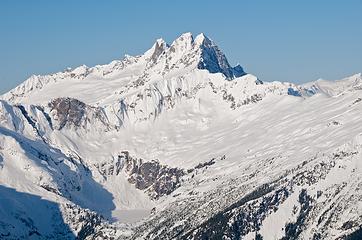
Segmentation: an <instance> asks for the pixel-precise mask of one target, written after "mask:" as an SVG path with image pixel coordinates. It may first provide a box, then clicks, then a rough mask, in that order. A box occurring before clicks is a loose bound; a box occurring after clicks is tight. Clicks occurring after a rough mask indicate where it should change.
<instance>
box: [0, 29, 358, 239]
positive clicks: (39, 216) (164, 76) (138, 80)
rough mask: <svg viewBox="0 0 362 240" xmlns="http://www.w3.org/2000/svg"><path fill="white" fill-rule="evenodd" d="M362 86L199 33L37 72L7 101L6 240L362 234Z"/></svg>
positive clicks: (1, 149) (2, 183)
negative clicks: (297, 78)
mask: <svg viewBox="0 0 362 240" xmlns="http://www.w3.org/2000/svg"><path fill="white" fill-rule="evenodd" d="M361 90H362V75H361V74H356V75H353V76H350V77H347V78H345V79H342V80H339V81H326V80H318V81H316V82H311V83H307V84H303V85H296V84H293V83H282V82H263V81H261V80H259V79H258V78H257V77H256V76H254V75H252V74H250V73H246V72H245V71H244V70H243V68H242V67H241V66H236V67H232V66H230V64H229V63H228V61H227V59H226V56H225V55H224V54H223V53H222V51H221V50H220V49H219V48H218V47H217V46H216V45H215V43H214V42H213V41H212V40H210V39H209V38H207V37H206V36H205V35H203V34H200V35H198V36H196V37H195V38H194V37H193V36H192V34H191V33H185V34H183V35H181V36H180V37H179V38H177V39H176V40H175V41H174V42H172V43H171V44H170V45H168V44H167V43H166V42H164V41H163V40H162V39H158V40H157V41H156V42H155V44H154V45H153V46H152V48H151V49H149V50H148V51H146V52H145V53H144V54H142V55H140V56H135V57H134V56H126V57H125V58H124V59H123V60H116V61H113V62H111V63H110V64H107V65H98V66H95V67H86V66H80V67H78V68H76V69H67V70H65V71H63V72H59V73H55V74H51V75H46V76H32V77H30V78H29V79H28V80H26V81H25V82H24V83H22V84H21V85H19V86H18V87H16V88H14V89H13V90H11V91H9V92H8V93H6V94H4V95H3V96H1V101H0V238H1V239H19V238H20V239H75V238H77V239H264V240H267V239H315V240H317V239H360V238H361V237H362V228H361V226H362V161H361V160H362V124H361V121H362V114H361V113H362V91H361Z"/></svg>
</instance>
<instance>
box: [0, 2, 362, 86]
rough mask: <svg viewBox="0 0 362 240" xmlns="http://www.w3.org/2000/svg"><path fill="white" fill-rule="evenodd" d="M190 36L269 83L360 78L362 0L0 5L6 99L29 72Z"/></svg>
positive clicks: (101, 59) (0, 74)
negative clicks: (198, 37) (210, 43)
mask: <svg viewBox="0 0 362 240" xmlns="http://www.w3.org/2000/svg"><path fill="white" fill-rule="evenodd" d="M188 31H190V32H193V33H194V35H196V34H198V33H200V32H204V33H205V34H206V35H208V36H209V37H210V38H212V39H213V40H214V41H215V42H216V43H217V44H218V45H219V46H220V47H221V48H222V49H223V51H224V52H225V54H226V55H227V57H228V59H229V61H230V62H231V63H232V64H236V63H240V64H241V65H242V66H243V67H244V68H245V70H246V71H247V72H250V73H253V74H255V75H257V76H258V77H259V78H261V79H262V80H265V81H272V80H280V81H291V82H296V83H301V82H306V81H312V80H315V79H317V78H326V79H339V78H342V77H344V76H348V75H352V74H354V73H357V72H361V71H362V0H346V1H338V0H335V1H327V0H325V1H322V0H320V1H316V0H314V1H312V0H304V1H285V0H283V1H282V0H275V1H267V0H265V1H261V0H246V1H241V0H239V1H236V0H235V1H233V0H229V1H212V0H209V1H201V0H198V1H195V0H183V1H165V0H159V1H157V0H153V1H152V0H144V1H136V0H133V1H130V0H123V1H113V0H107V1H96V0H87V1H86V0H83V1H82V0H77V1H73V0H61V1H49V0H34V1H28V0H24V1H20V0H1V1H0V93H3V92H4V91H7V90H9V89H10V88H13V87H15V86H16V85H18V84H19V83H20V82H23V81H24V80H25V79H26V78H27V77H29V76H30V75H31V74H46V73H52V72H57V71H62V70H63V69H65V68H66V67H76V66H78V65H81V64H86V65H88V66H93V65H96V64H104V63H108V62H110V61H111V60H113V59H120V58H122V57H123V56H124V54H125V53H128V54H131V55H135V54H140V53H143V52H144V51H145V50H147V49H148V48H150V47H151V45H152V44H153V42H154V41H155V39H157V38H159V37H162V38H164V39H165V40H166V41H168V42H171V41H172V40H173V39H174V38H176V37H177V36H178V35H180V34H181V33H183V32H188Z"/></svg>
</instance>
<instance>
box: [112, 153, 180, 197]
mask: <svg viewBox="0 0 362 240" xmlns="http://www.w3.org/2000/svg"><path fill="white" fill-rule="evenodd" d="M119 158H120V159H124V160H125V162H124V163H123V164H121V165H119V166H120V167H122V168H123V167H124V170H125V172H126V174H127V175H128V176H129V177H128V182H130V183H132V184H134V185H135V187H136V188H138V189H140V190H145V191H146V192H147V193H148V194H149V196H150V197H151V198H153V199H158V198H159V197H161V196H164V195H168V194H170V193H172V192H173V191H174V190H175V189H176V188H178V187H179V186H180V185H181V177H182V176H183V175H185V172H184V171H183V170H182V169H179V168H171V167H168V166H166V165H162V164H160V163H159V162H158V161H157V160H152V161H150V162H143V160H142V159H133V158H131V157H130V156H129V154H128V152H122V155H120V156H119Z"/></svg>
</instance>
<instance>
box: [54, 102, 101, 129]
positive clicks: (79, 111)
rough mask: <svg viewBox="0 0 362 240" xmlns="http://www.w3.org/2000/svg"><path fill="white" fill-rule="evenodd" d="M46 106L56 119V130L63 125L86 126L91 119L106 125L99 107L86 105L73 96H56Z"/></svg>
mask: <svg viewBox="0 0 362 240" xmlns="http://www.w3.org/2000/svg"><path fill="white" fill-rule="evenodd" d="M48 107H49V108H50V110H51V113H52V115H53V118H54V119H55V120H56V121H57V126H56V129H58V130H61V129H62V128H64V127H65V126H68V127H71V126H74V127H83V128H86V127H87V124H88V123H89V122H91V121H93V122H95V121H97V122H100V123H102V124H103V125H104V126H106V127H108V121H107V118H106V116H105V114H104V113H103V111H102V109H101V108H96V107H92V106H88V105H87V104H85V103H83V102H81V101H79V100H77V99H74V98H68V97H67V98H56V99H54V100H52V101H51V102H50V103H49V104H48Z"/></svg>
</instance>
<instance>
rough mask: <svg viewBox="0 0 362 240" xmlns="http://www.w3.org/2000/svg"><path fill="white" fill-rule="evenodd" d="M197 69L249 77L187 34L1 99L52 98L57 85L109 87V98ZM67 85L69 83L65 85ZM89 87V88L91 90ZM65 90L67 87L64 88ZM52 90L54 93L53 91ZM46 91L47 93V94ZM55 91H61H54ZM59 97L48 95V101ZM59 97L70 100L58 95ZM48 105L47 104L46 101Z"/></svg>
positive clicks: (38, 81) (29, 84) (42, 79)
mask: <svg viewBox="0 0 362 240" xmlns="http://www.w3.org/2000/svg"><path fill="white" fill-rule="evenodd" d="M193 69H206V70H208V71H209V72H210V73H222V74H223V75H224V76H225V77H226V79H229V80H230V79H234V78H236V77H240V76H242V75H245V72H244V70H243V68H242V67H241V66H239V65H238V66H236V67H231V66H230V64H229V63H228V61H227V59H226V57H225V55H224V54H223V53H222V51H221V50H220V49H219V48H218V47H217V45H216V44H215V43H214V42H213V41H212V40H210V39H209V38H207V37H206V36H205V35H204V34H199V35H198V36H196V38H195V40H194V38H193V36H192V34H191V33H184V34H182V35H181V36H180V37H178V38H177V39H175V40H174V41H173V42H172V43H171V45H168V44H167V43H166V42H165V41H164V40H163V39H157V40H156V42H155V43H154V44H153V46H152V47H151V48H150V49H149V50H147V51H146V52H145V53H144V54H142V55H139V56H135V57H134V56H129V55H126V56H125V57H124V58H123V59H122V60H114V61H112V62H111V63H109V64H106V65H97V66H94V67H87V66H85V65H82V66H80V67H77V68H75V69H70V68H67V69H66V70H64V71H62V72H58V73H54V74H49V75H44V76H41V75H33V76H31V77H30V78H28V79H27V80H26V81H25V82H23V83H22V84H20V85H19V86H17V87H15V88H14V89H12V90H10V91H9V92H8V93H5V94H4V95H3V96H1V99H4V100H8V101H11V102H13V103H22V102H34V101H33V100H37V99H39V98H38V97H35V98H33V97H32V96H34V95H39V94H42V95H45V94H47V95H50V94H48V93H45V92H49V91H46V90H44V91H43V89H49V88H50V89H52V90H53V89H55V88H56V86H59V85H62V84H63V85H65V87H66V88H67V89H66V90H70V89H71V88H74V87H75V86H74V85H76V86H79V87H80V88H82V90H84V89H87V90H93V91H94V89H95V88H96V87H97V86H93V85H92V84H93V83H94V85H103V84H106V85H108V86H110V85H112V86H110V87H109V88H108V89H107V91H108V92H107V94H104V96H109V94H110V93H111V91H113V90H114V86H118V87H122V86H123V85H124V84H126V83H130V82H136V83H138V82H140V81H141V82H144V81H149V80H150V79H151V78H155V77H156V76H157V77H160V76H161V77H164V78H169V77H172V76H175V75H182V74H184V73H185V72H189V71H191V70H193ZM65 83H66V84H65ZM88 86H89V88H88ZM62 87H63V86H62ZM52 90H51V91H52ZM43 92H44V93H43ZM54 92H58V91H57V90H54ZM51 97H55V96H49V97H47V96H44V97H43V99H44V98H47V100H50V99H51ZM56 97H68V96H67V95H58V96H56ZM43 102H44V101H43Z"/></svg>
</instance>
